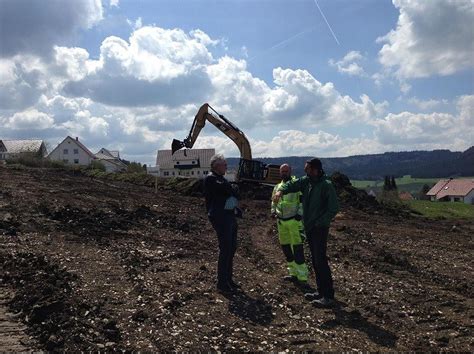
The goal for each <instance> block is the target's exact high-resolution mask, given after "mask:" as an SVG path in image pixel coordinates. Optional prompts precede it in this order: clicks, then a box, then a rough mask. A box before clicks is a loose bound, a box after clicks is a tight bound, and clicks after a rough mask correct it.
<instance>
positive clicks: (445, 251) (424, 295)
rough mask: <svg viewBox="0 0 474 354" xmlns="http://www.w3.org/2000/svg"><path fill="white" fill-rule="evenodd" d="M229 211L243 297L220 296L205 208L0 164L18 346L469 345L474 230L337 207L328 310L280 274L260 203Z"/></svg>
mask: <svg viewBox="0 0 474 354" xmlns="http://www.w3.org/2000/svg"><path fill="white" fill-rule="evenodd" d="M346 197H347V195H346ZM241 204H242V207H243V208H244V210H245V217H244V219H242V220H240V221H239V227H240V229H239V242H240V244H239V249H238V251H237V256H236V259H235V278H236V280H238V281H239V282H240V283H241V284H242V291H240V292H238V293H235V294H234V295H229V296H223V295H221V294H219V293H217V292H216V291H215V283H214V281H215V268H216V258H217V257H216V255H217V246H216V237H215V234H214V232H213V231H212V229H211V227H210V225H209V223H208V221H207V219H206V215H205V212H204V203H203V199H202V198H199V197H191V196H185V195H179V194H177V193H176V192H174V191H172V190H170V189H163V188H162V187H160V189H159V191H158V194H154V191H153V189H152V188H149V187H144V186H135V185H132V184H127V183H120V182H109V181H104V180H97V179H91V178H90V177H85V176H81V175H74V174H72V173H70V172H66V171H53V170H42V169H23V170H14V169H10V168H6V167H0V240H1V247H0V264H1V265H2V268H1V273H0V278H1V284H0V285H1V287H0V291H2V292H3V293H5V292H8V293H9V294H11V296H10V298H11V300H9V301H8V302H7V303H6V304H5V306H8V309H7V310H8V311H9V312H11V313H12V314H13V316H14V318H15V319H17V321H18V326H19V327H21V328H22V329H24V332H25V333H26V335H27V336H28V337H29V339H30V340H29V341H27V343H26V344H25V343H24V344H23V345H27V346H28V347H29V348H30V349H47V350H97V349H104V348H105V349H111V350H112V349H125V350H209V349H211V350H212V349H215V350H232V349H238V350H252V351H253V350H272V351H283V350H286V349H289V350H370V351H376V350H377V351H378V350H383V351H388V350H462V351H472V350H474V343H473V340H472V338H473V319H474V311H473V305H474V303H473V299H472V294H473V280H472V279H473V263H472V254H473V242H472V241H473V239H472V237H473V236H472V235H474V223H473V222H472V221H452V220H451V221H448V220H437V221H431V220H427V219H423V218H421V217H419V216H410V215H408V214H407V213H403V212H393V213H391V212H390V211H387V210H384V209H381V208H380V209H378V208H377V207H376V206H375V207H374V205H372V204H371V205H368V204H363V203H362V204H360V203H359V202H357V203H349V202H348V203H344V207H343V208H342V211H341V212H340V214H339V215H338V216H337V217H336V220H335V222H334V223H333V225H332V227H331V232H330V233H331V237H330V241H329V246H328V248H329V256H330V262H331V267H332V270H333V275H334V280H335V288H336V298H337V300H338V304H337V306H336V307H335V308H333V309H319V308H315V307H313V306H312V305H311V304H310V303H309V302H308V301H306V300H305V299H304V296H303V293H302V291H301V289H299V288H298V287H297V286H296V285H294V284H291V283H287V282H284V281H283V280H282V277H283V276H284V275H285V269H284V259H283V255H282V253H281V251H280V249H279V245H278V242H277V236H276V230H275V225H274V221H273V220H272V219H270V217H269V203H268V201H266V200H255V199H246V200H243V201H242V202H241ZM369 204H370V203H369ZM311 284H312V285H314V276H313V274H311ZM0 335H1V336H2V337H4V336H7V335H8V333H6V332H5V331H2V332H1V333H0ZM0 339H1V338H0ZM0 342H1V343H7V342H8V341H7V342H5V341H0ZM11 345H12V346H11V347H5V348H2V349H3V350H15V348H18V346H15V345H19V344H18V343H17V344H15V343H12V344H11Z"/></svg>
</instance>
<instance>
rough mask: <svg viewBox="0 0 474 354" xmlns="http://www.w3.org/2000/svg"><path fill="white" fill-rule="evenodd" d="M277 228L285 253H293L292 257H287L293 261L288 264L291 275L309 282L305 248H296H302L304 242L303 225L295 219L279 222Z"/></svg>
mask: <svg viewBox="0 0 474 354" xmlns="http://www.w3.org/2000/svg"><path fill="white" fill-rule="evenodd" d="M277 228H278V236H279V241H280V244H281V245H282V248H283V251H284V252H285V250H286V251H287V252H291V254H290V255H285V256H286V257H287V260H288V259H289V258H290V259H291V261H289V262H287V267H288V272H289V274H290V275H293V276H296V277H297V278H298V280H300V281H307V280H308V267H307V265H306V263H305V261H304V249H303V247H295V246H302V244H303V242H304V238H305V237H304V231H303V223H302V222H301V221H297V220H295V219H291V220H286V221H283V220H278V221H277ZM295 252H300V253H301V254H295ZM288 256H291V257H288ZM297 261H298V263H297Z"/></svg>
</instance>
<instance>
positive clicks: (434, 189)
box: [426, 179, 450, 196]
mask: <svg viewBox="0 0 474 354" xmlns="http://www.w3.org/2000/svg"><path fill="white" fill-rule="evenodd" d="M449 181H450V180H449V179H440V180H439V181H438V183H436V184H435V185H434V186H433V187H432V188H431V189H430V190H429V191H428V193H426V195H428V196H435V195H436V194H438V192H439V191H440V190H441V189H442V188H443V187H444V186H445V185H446V183H448V182H449Z"/></svg>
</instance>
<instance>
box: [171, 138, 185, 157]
mask: <svg viewBox="0 0 474 354" xmlns="http://www.w3.org/2000/svg"><path fill="white" fill-rule="evenodd" d="M183 147H184V141H179V140H177V139H173V142H172V143H171V155H173V154H174V153H175V152H176V151H178V150H179V149H182V148H183Z"/></svg>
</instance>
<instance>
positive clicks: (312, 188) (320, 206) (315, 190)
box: [279, 176, 339, 232]
mask: <svg viewBox="0 0 474 354" xmlns="http://www.w3.org/2000/svg"><path fill="white" fill-rule="evenodd" d="M279 190H280V191H282V192H283V194H288V193H294V192H301V193H303V222H304V227H305V230H306V231H307V232H309V230H311V229H312V228H313V227H315V226H324V227H329V224H330V223H331V220H332V218H333V217H334V216H336V214H337V212H338V211H339V204H338V202H337V195H336V190H335V189H334V186H333V185H332V183H331V181H330V180H329V179H328V178H327V177H326V176H322V177H317V178H311V177H308V176H304V177H301V178H297V179H294V180H291V181H289V182H287V183H285V184H283V185H282V186H281V187H280V189H279Z"/></svg>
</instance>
